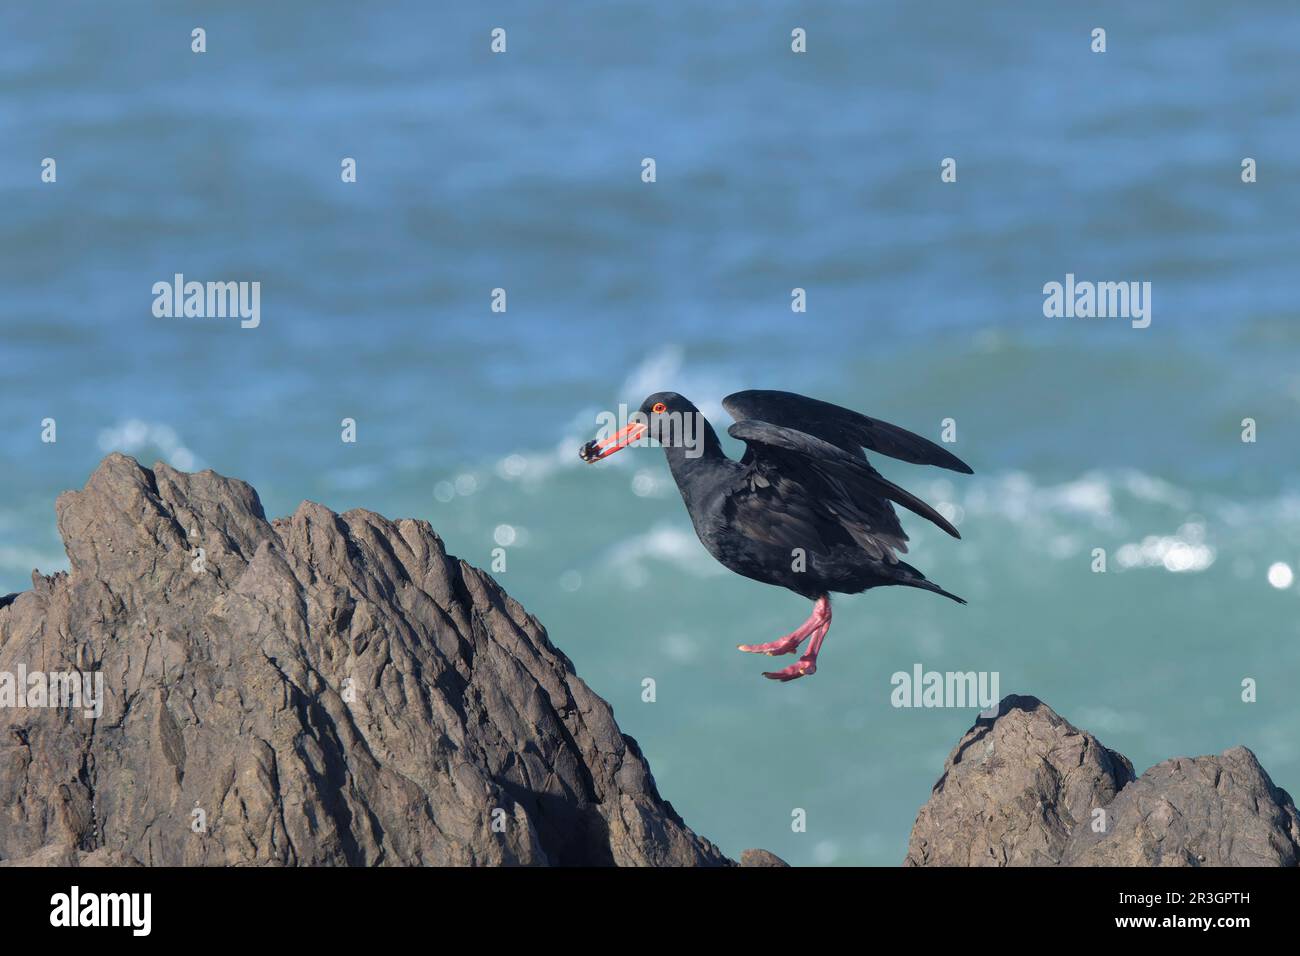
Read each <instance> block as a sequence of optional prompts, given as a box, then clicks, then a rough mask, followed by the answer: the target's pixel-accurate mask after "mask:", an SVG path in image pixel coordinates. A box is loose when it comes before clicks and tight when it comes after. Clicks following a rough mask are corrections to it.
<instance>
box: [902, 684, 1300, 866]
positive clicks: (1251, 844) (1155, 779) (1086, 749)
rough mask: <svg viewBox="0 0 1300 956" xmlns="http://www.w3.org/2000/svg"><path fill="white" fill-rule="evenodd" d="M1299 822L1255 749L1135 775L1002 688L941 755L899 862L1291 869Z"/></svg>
mask: <svg viewBox="0 0 1300 956" xmlns="http://www.w3.org/2000/svg"><path fill="white" fill-rule="evenodd" d="M1298 861H1300V819H1298V818H1297V814H1296V808H1295V804H1294V803H1293V802H1292V800H1291V797H1290V796H1288V794H1287V793H1286V791H1285V790H1282V789H1280V788H1278V787H1276V786H1274V785H1273V782H1272V781H1271V780H1270V779H1269V777H1268V774H1267V773H1265V772H1264V769H1263V768H1262V767H1261V766H1260V765H1259V762H1258V761H1257V760H1256V759H1255V755H1254V754H1252V753H1251V752H1250V751H1249V750H1247V749H1246V748H1244V747H1234V748H1232V749H1231V750H1227V751H1225V752H1224V753H1223V754H1221V755H1219V756H1217V757H1216V756H1210V757H1194V758H1187V757H1179V758H1175V759H1173V760H1167V761H1165V762H1164V763H1161V764H1157V765H1156V766H1154V767H1152V768H1151V769H1150V770H1148V771H1147V772H1146V773H1144V774H1142V776H1141V777H1138V778H1136V779H1134V775H1133V765H1132V764H1131V763H1130V762H1129V760H1128V758H1126V757H1124V756H1123V755H1121V754H1118V753H1115V752H1114V751H1112V750H1108V749H1106V748H1105V747H1103V746H1102V745H1101V744H1100V743H1099V742H1098V741H1097V739H1096V738H1095V737H1093V736H1092V735H1091V734H1089V733H1087V732H1085V731H1082V730H1079V729H1078V728H1077V727H1074V726H1073V725H1072V724H1070V723H1069V722H1068V721H1066V720H1064V719H1063V718H1062V717H1060V716H1059V715H1058V714H1057V713H1056V712H1055V711H1053V710H1052V709H1051V708H1050V707H1048V706H1047V705H1046V704H1044V703H1043V702H1042V701H1039V700H1037V699H1036V698H1033V697H1017V696H1014V695H1013V696H1010V697H1007V698H1005V699H1003V701H1002V702H1001V704H1000V705H999V707H998V713H997V716H996V717H994V718H984V717H981V718H979V719H978V720H977V721H976V722H975V726H973V727H972V728H971V729H970V730H969V731H967V732H966V734H965V736H963V737H962V739H961V740H960V741H959V742H958V744H957V746H956V748H954V750H953V751H952V753H951V754H949V756H948V760H947V762H946V763H945V765H944V772H943V775H942V776H941V777H940V778H939V781H938V782H937V783H936V784H935V785H934V789H933V791H932V793H931V796H930V799H929V801H928V802H927V803H926V804H925V806H923V807H922V808H921V811H920V813H919V814H918V815H917V818H916V824H915V825H914V826H913V828H912V838H911V842H910V844H909V847H908V853H907V858H906V859H905V860H904V865H905V866H1024V865H1030V866H1055V865H1063V866H1296V865H1297V863H1298Z"/></svg>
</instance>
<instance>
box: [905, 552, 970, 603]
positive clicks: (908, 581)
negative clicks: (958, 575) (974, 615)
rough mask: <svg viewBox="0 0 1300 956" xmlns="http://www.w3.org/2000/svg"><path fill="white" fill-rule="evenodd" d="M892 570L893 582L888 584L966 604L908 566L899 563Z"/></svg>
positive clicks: (964, 600) (963, 599)
mask: <svg viewBox="0 0 1300 956" xmlns="http://www.w3.org/2000/svg"><path fill="white" fill-rule="evenodd" d="M892 570H893V571H894V580H893V581H891V582H890V583H891V584H898V585H902V586H903V587H907V588H920V589H921V590H923V591H933V592H934V593H935V594H942V595H943V596H944V597H946V598H949V599H951V600H953V601H956V602H957V603H958V604H965V603H966V599H965V598H959V597H958V596H957V595H955V594H953V593H952V592H951V591H945V590H944V589H943V588H941V587H939V585H937V584H935V583H934V582H933V581H931V580H929V579H927V578H926V576H925V575H924V574H922V573H921V572H920V571H918V570H917V569H916V568H914V567H912V566H911V565H910V564H904V563H903V562H902V561H899V562H898V563H897V564H895V565H894V566H893V568H892Z"/></svg>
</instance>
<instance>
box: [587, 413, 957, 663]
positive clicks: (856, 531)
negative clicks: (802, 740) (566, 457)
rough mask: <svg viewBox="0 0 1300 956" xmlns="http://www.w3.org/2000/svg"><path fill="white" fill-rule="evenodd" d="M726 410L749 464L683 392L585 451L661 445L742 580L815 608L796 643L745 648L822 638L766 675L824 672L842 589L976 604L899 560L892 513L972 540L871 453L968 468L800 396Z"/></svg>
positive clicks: (713, 543) (700, 522) (711, 540)
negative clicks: (912, 592) (909, 591)
mask: <svg viewBox="0 0 1300 956" xmlns="http://www.w3.org/2000/svg"><path fill="white" fill-rule="evenodd" d="M722 406H723V408H725V409H726V410H727V411H728V412H729V413H730V414H731V416H732V418H734V419H736V424H734V425H732V426H731V427H730V428H729V429H727V433H728V434H729V435H731V436H732V437H733V438H739V439H740V440H741V441H743V442H745V444H746V446H747V448H746V450H745V454H744V457H742V458H741V459H740V461H734V460H732V459H731V458H728V457H727V455H726V453H725V452H724V451H723V450H722V445H721V443H720V442H719V441H718V435H717V433H716V432H715V431H714V430H713V426H711V425H710V424H709V422H708V420H707V419H705V417H704V416H703V415H702V414H701V413H700V411H699V409H697V408H696V407H695V406H694V405H692V404H691V402H690V401H688V400H687V399H685V398H683V397H682V396H681V395H678V394H677V393H676V392H656V393H655V394H653V395H651V396H650V397H649V398H647V399H646V400H645V401H644V402H643V403H642V404H641V408H640V409H639V410H638V411H637V412H635V413H633V414H632V415H630V416H629V421H628V424H627V425H626V426H625V427H624V428H621V429H619V430H618V431H617V432H615V433H614V434H613V435H610V436H609V437H607V438H604V439H603V440H595V439H593V440H592V441H589V442H587V444H585V445H583V446H582V449H581V450H580V451H579V455H580V456H581V457H582V459H583V461H587V462H593V461H599V460H600V459H602V458H607V457H609V456H610V455H612V454H614V452H616V451H619V450H620V449H623V448H626V447H627V446H628V445H631V444H634V443H638V444H646V443H648V439H650V438H654V439H656V440H657V441H658V442H659V444H660V445H662V446H663V447H664V451H665V454H666V455H667V457H668V467H669V468H670V469H671V470H672V473H673V478H674V479H675V480H676V482H677V488H678V490H679V491H681V494H682V500H683V501H685V502H686V510H687V511H688V512H689V513H690V516H691V523H692V524H694V525H695V533H696V534H697V535H699V538H700V541H701V542H702V543H703V544H704V547H705V548H707V549H708V551H709V553H710V554H712V555H713V556H714V557H715V558H717V559H718V561H720V562H721V563H722V564H723V565H725V566H726V567H728V568H730V569H731V570H732V571H735V572H736V573H737V574H743V575H744V576H745V577H747V578H753V579H754V580H755V581H762V582H764V583H766V584H778V585H780V586H781V587H785V588H789V589H790V590H791V591H794V592H795V593H796V594H802V595H803V596H804V597H806V598H808V599H809V600H812V601H814V602H815V604H814V605H813V610H812V614H811V615H810V616H809V618H808V620H806V621H805V622H804V623H803V624H801V625H799V627H798V628H796V629H795V630H794V631H792V632H791V633H790V634H787V635H786V636H785V637H782V638H779V639H778V640H775V641H771V642H769V643H767V644H741V645H739V647H740V650H742V651H748V652H750V653H756V654H768V655H772V656H774V655H777V654H793V653H795V652H796V651H797V650H798V649H799V646H800V645H801V644H802V643H803V642H804V641H805V640H807V639H808V638H810V637H811V638H812V640H811V642H810V643H809V645H808V650H807V652H806V653H805V654H804V655H803V656H802V657H800V658H799V660H798V661H797V662H796V663H794V664H791V665H790V666H789V667H786V668H784V669H782V670H779V671H774V672H771V673H764V674H763V676H764V677H770V678H772V679H773V680H779V681H790V680H794V679H795V678H797V677H803V676H805V675H807V674H813V673H815V672H816V671H817V655H818V653H819V652H820V651H821V646H822V642H823V641H824V640H825V639H826V632H827V630H829V629H830V626H831V600H830V595H831V592H832V591H836V592H839V593H841V594H857V593H858V592H860V591H865V590H867V589H868V588H874V587H881V586H883V585H890V584H898V585H903V586H905V587H912V588H923V589H925V590H927V591H933V592H934V593H936V594H942V595H943V596H944V597H947V598H951V599H952V600H954V601H957V602H958V603H960V604H965V603H966V602H965V601H963V600H962V599H961V598H959V597H957V595H955V594H951V593H949V592H948V591H945V590H944V589H943V588H941V587H939V586H938V585H937V584H935V583H934V582H933V581H928V580H926V577H925V575H924V574H922V573H921V572H920V571H918V570H917V569H916V568H914V567H912V566H911V565H910V564H905V563H903V562H902V561H900V560H898V557H897V555H896V553H895V552H899V551H901V552H904V553H906V551H907V535H906V534H905V533H904V532H903V528H902V525H900V524H899V522H898V515H897V514H895V512H894V508H893V505H894V504H899V505H902V506H903V507H904V508H906V509H908V510H909V511H912V512H915V513H916V514H918V515H921V516H922V517H924V518H928V519H929V520H930V521H933V522H934V523H935V524H937V525H938V526H939V527H940V528H942V529H943V530H944V531H946V532H948V533H949V534H950V535H952V536H953V537H954V538H960V537H961V535H959V534H958V533H957V529H956V528H954V527H953V526H952V524H950V523H949V522H948V521H947V520H946V519H945V518H944V517H943V515H941V514H939V513H938V512H937V511H935V510H934V509H933V508H931V507H930V506H929V505H928V504H926V503H925V502H924V501H922V500H921V499H919V498H917V497H916V496H915V495H913V494H911V493H910V492H907V491H904V490H903V489H902V488H900V487H898V485H896V484H894V483H893V482H891V481H889V480H888V479H886V478H885V477H884V476H882V475H881V474H880V472H878V471H876V469H874V468H873V467H871V465H870V463H869V462H868V461H867V456H866V453H865V452H864V451H863V449H864V448H867V449H870V450H872V451H875V452H879V453H880V454H882V455H888V456H889V457H891V458H898V459H901V460H902V461H909V462H912V463H914V464H918V465H938V466H939V467H940V468H948V469H950V470H952V471H960V472H964V473H965V474H968V475H969V474H972V472H971V469H970V466H969V465H967V464H966V463H965V462H964V461H962V460H961V459H960V458H958V457H957V456H955V455H953V454H951V453H950V452H948V451H946V450H944V449H943V448H942V447H940V446H939V445H936V444H935V443H934V442H932V441H929V440H927V439H925V438H922V437H921V436H920V435H915V434H913V433H912V432H909V431H907V430H906V429H903V428H899V427H898V426H897V425H891V424H889V423H888V422H882V421H880V420H879V419H876V418H868V417H867V416H866V415H860V414H858V413H857V412H854V411H850V410H849V409H847V408H841V407H840V406H838V405H832V404H830V403H829V402H821V401H818V400H817V399H815V398H806V397H804V396H803V395H796V394H794V393H793V392H775V391H762V390H751V391H745V392H736V393H735V394H734V395H728V396H727V397H726V398H724V399H723V400H722ZM891 502H892V504H891Z"/></svg>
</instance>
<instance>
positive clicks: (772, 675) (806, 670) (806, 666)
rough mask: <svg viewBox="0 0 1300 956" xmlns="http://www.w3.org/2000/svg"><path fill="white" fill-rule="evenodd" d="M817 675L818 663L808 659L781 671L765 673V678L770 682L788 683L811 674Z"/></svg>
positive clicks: (798, 661)
mask: <svg viewBox="0 0 1300 956" xmlns="http://www.w3.org/2000/svg"><path fill="white" fill-rule="evenodd" d="M816 673H817V662H816V661H811V660H808V659H807V658H803V657H801V658H799V660H797V661H795V662H794V663H793V664H791V665H790V666H789V667H783V668H781V669H780V670H779V671H763V676H764V677H766V678H767V679H768V680H779V681H781V683H785V682H786V681H792V680H798V679H799V678H800V677H807V676H808V675H809V674H816Z"/></svg>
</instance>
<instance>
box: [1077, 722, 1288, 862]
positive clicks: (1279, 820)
mask: <svg viewBox="0 0 1300 956" xmlns="http://www.w3.org/2000/svg"><path fill="white" fill-rule="evenodd" d="M1061 862H1062V864H1064V865H1066V866H1296V865H1300V818H1297V816H1296V808H1295V804H1294V803H1292V802H1291V798H1290V797H1289V796H1288V795H1287V793H1286V791H1285V790H1281V789H1279V788H1278V787H1276V786H1274V785H1273V781H1272V780H1270V779H1269V777H1268V774H1267V773H1265V772H1264V768H1263V767H1261V766H1260V765H1259V761H1258V760H1256V759H1255V755H1254V754H1253V753H1251V752H1250V751H1249V750H1247V749H1246V748H1245V747H1233V748H1232V749H1231V750H1225V751H1224V752H1223V753H1221V754H1219V755H1218V756H1217V757H1216V756H1211V757H1175V758H1174V759H1173V760H1166V761H1165V762H1164V763H1159V764H1156V765H1155V766H1154V767H1152V768H1151V769H1150V770H1148V771H1147V772H1146V773H1144V774H1142V776H1141V777H1139V778H1138V780H1137V782H1136V783H1133V784H1130V785H1129V786H1127V787H1125V788H1124V789H1123V790H1121V791H1120V794H1119V796H1118V797H1116V798H1115V800H1114V801H1113V802H1112V803H1111V804H1110V805H1109V806H1108V807H1106V819H1105V832H1104V833H1103V832H1094V829H1093V828H1092V827H1086V826H1085V827H1078V828H1076V829H1075V831H1074V833H1073V834H1072V835H1071V837H1070V842H1069V844H1068V845H1067V846H1066V848H1065V853H1064V855H1063V857H1062V859H1061Z"/></svg>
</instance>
